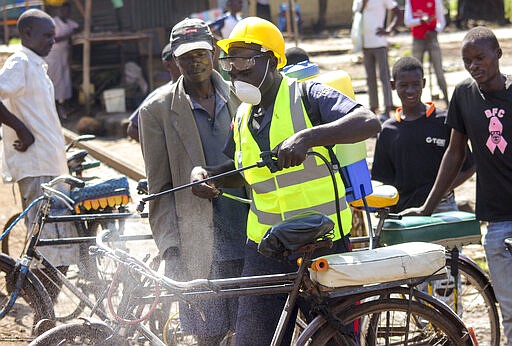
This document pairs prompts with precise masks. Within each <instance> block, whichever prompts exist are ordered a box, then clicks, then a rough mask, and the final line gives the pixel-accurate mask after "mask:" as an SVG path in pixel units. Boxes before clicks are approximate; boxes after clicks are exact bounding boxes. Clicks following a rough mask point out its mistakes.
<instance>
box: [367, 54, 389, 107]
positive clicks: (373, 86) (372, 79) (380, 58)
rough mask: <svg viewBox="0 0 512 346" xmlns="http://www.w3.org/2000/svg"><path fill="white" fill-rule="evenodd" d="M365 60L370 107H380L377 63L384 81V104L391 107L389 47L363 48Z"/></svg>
mask: <svg viewBox="0 0 512 346" xmlns="http://www.w3.org/2000/svg"><path fill="white" fill-rule="evenodd" d="M363 62H364V69H365V70H366V82H367V84H368V96H369V98H370V109H371V110H375V111H376V110H377V109H378V108H379V97H378V96H377V71H376V65H379V77H380V81H381V83H382V97H383V99H384V106H385V107H386V108H388V109H390V108H391V105H392V101H391V85H390V83H389V81H390V76H389V63H388V48H387V47H379V48H363Z"/></svg>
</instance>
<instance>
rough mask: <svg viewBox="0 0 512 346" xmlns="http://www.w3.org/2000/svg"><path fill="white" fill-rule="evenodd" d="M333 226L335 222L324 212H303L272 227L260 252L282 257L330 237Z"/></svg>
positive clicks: (264, 239)
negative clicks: (286, 253)
mask: <svg viewBox="0 0 512 346" xmlns="http://www.w3.org/2000/svg"><path fill="white" fill-rule="evenodd" d="M333 228H334V222H333V221H332V220H331V219H329V218H328V217H327V216H325V215H324V214H322V213H319V212H315V211H309V212H305V213H301V214H298V215H295V216H293V217H291V218H288V219H286V220H284V221H282V222H280V223H278V224H276V225H274V226H272V227H270V228H269V229H268V231H267V232H266V233H265V235H264V236H263V238H262V239H261V241H260V243H259V244H258V252H259V253H261V254H263V255H265V256H267V257H271V258H277V259H280V258H282V257H283V256H284V255H285V252H287V251H291V252H293V251H295V250H297V249H299V248H300V247H302V246H304V245H306V244H309V243H312V242H315V241H316V240H317V239H319V238H322V237H326V238H330V235H331V234H332V233H331V231H332V230H333Z"/></svg>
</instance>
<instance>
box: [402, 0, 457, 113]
mask: <svg viewBox="0 0 512 346" xmlns="http://www.w3.org/2000/svg"><path fill="white" fill-rule="evenodd" d="M404 24H405V25H407V26H408V27H410V28H411V34H412V37H413V41H412V55H413V56H414V57H415V58H416V59H418V60H419V61H421V62H422V63H423V56H424V55H425V52H428V54H429V56H430V63H431V64H432V65H433V66H434V71H435V73H436V78H437V84H438V85H439V89H441V92H442V93H443V97H444V101H445V102H446V106H448V88H447V85H446V80H445V78H444V72H443V61H442V53H441V47H440V46H439V42H438V41H437V33H438V32H441V31H443V29H444V27H445V26H446V20H445V18H444V8H443V1H442V0H426V1H425V0H406V1H405V11H404Z"/></svg>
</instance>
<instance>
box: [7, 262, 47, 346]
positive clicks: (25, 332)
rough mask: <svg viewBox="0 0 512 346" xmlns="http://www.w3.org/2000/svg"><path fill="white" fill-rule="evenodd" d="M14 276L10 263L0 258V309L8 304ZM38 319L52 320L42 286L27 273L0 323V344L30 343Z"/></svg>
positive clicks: (13, 266) (13, 264) (12, 264)
mask: <svg viewBox="0 0 512 346" xmlns="http://www.w3.org/2000/svg"><path fill="white" fill-rule="evenodd" d="M14 274H15V262H14V260H13V259H12V258H10V257H9V256H6V255H4V254H0V309H4V308H5V306H6V305H7V302H8V301H9V298H10V294H11V292H12V289H13V287H14V282H13V280H14V278H13V275H14ZM42 319H49V320H52V321H54V320H55V315H54V313H53V307H52V305H51V303H50V298H49V296H48V293H47V292H46V290H45V289H44V287H43V285H42V284H41V283H40V282H39V281H38V280H37V278H36V277H35V275H33V274H32V273H31V272H29V273H28V274H27V277H26V279H25V282H24V284H23V287H22V289H21V291H20V295H19V297H18V298H17V300H16V302H15V303H14V306H13V307H12V308H11V310H10V311H9V313H8V314H7V315H6V316H5V317H4V318H3V319H1V320H0V344H3V342H22V341H30V340H31V339H32V338H33V337H34V336H33V334H34V328H35V326H36V324H37V322H39V321H40V320H42Z"/></svg>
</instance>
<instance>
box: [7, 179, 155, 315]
mask: <svg viewBox="0 0 512 346" xmlns="http://www.w3.org/2000/svg"><path fill="white" fill-rule="evenodd" d="M67 179H71V180H70V182H75V183H78V182H80V181H79V180H76V179H74V178H70V177H60V178H56V179H54V180H53V181H52V182H50V183H49V184H47V185H45V187H43V191H44V195H43V196H41V197H39V198H37V199H36V200H34V201H33V202H32V203H31V204H30V206H29V207H28V208H27V209H26V210H24V211H23V212H22V213H21V214H20V216H19V217H18V218H17V219H16V220H15V222H14V223H13V224H12V225H11V227H9V228H8V229H7V230H6V231H5V232H4V234H2V237H3V236H4V235H5V234H8V233H9V232H10V230H11V229H12V228H13V227H14V225H15V224H16V222H19V221H20V220H21V219H22V218H23V217H24V216H25V214H26V213H27V212H28V211H29V210H30V208H32V207H34V206H35V205H37V204H38V203H39V202H41V201H43V202H44V203H43V205H42V206H41V209H40V211H39V212H38V218H37V220H36V224H35V225H34V227H33V229H32V230H31V232H32V235H31V237H30V241H29V242H28V245H26V248H25V249H26V250H25V254H24V255H23V256H22V257H21V258H20V259H18V260H17V261H16V266H17V268H19V269H18V271H19V273H20V274H21V275H17V276H16V282H15V283H14V289H13V291H12V292H11V296H10V299H9V302H8V303H7V305H6V306H5V307H4V308H3V309H2V310H0V318H3V317H4V316H5V315H6V314H7V313H9V311H10V310H11V308H12V307H13V305H14V303H15V302H16V299H17V298H18V296H19V293H20V290H21V288H22V287H23V283H24V280H25V278H26V274H27V273H28V272H29V270H30V265H31V263H32V261H33V260H36V261H38V262H39V263H41V265H42V266H43V267H44V268H45V269H47V270H49V272H50V274H51V275H53V276H54V277H57V278H58V280H60V282H61V283H62V284H63V285H64V286H65V287H66V288H68V289H69V290H70V291H71V292H72V293H73V294H74V295H75V296H76V297H78V298H79V299H80V300H81V301H83V302H84V303H85V304H86V306H87V307H89V308H91V309H92V313H97V314H98V316H99V317H100V318H102V319H105V318H107V315H106V313H105V312H104V311H102V310H101V309H99V308H98V306H97V304H96V303H94V302H92V301H91V300H90V298H89V297H87V296H86V295H85V294H84V293H83V292H82V291H80V289H78V288H77V287H76V286H74V285H73V283H71V282H70V281H69V280H68V279H67V278H66V275H64V274H63V273H61V272H60V271H59V270H58V269H57V268H56V267H55V266H54V265H53V264H52V263H50V262H49V261H48V260H47V259H46V258H45V257H44V256H43V255H42V254H41V253H40V252H39V251H38V250H37V247H38V246H48V245H61V244H80V243H82V244H83V243H89V244H94V241H95V240H96V238H95V237H76V238H61V239H40V238H41V230H42V229H43V227H44V225H45V224H47V223H54V222H84V221H93V220H94V221H99V220H118V219H126V218H129V217H133V216H134V215H133V214H130V213H113V214H82V215H61V216H52V215H50V210H51V207H52V204H53V198H56V199H57V200H59V201H62V202H63V203H65V204H66V205H67V206H68V208H69V209H71V210H72V207H71V205H69V197H67V196H66V195H64V194H63V193H61V192H59V191H57V190H55V189H52V188H51V187H50V186H52V185H53V184H56V183H58V182H59V181H61V180H67ZM118 238H119V240H123V241H129V240H146V239H152V235H150V234H148V235H135V236H124V235H123V236H119V237H118ZM116 240H117V239H116ZM36 280H38V279H37V278H36ZM44 294H45V295H46V296H47V297H48V300H50V297H49V295H48V293H47V292H44Z"/></svg>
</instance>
